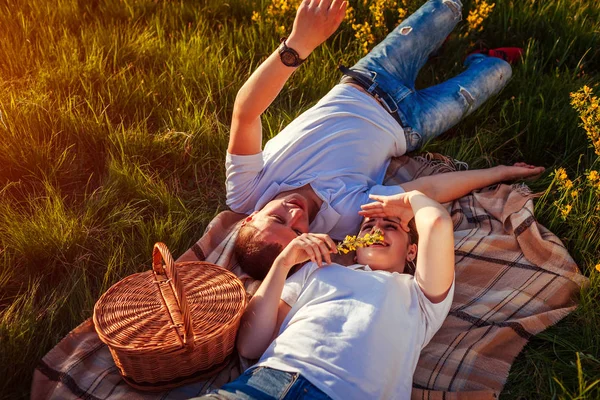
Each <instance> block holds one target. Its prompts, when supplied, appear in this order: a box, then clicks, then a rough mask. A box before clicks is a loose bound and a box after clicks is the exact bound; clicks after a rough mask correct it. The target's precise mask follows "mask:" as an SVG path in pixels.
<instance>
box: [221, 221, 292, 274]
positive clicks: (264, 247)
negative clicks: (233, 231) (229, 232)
mask: <svg viewBox="0 0 600 400" xmlns="http://www.w3.org/2000/svg"><path fill="white" fill-rule="evenodd" d="M282 251H283V246H282V245H280V244H278V243H266V242H265V241H264V240H260V239H258V238H257V229H256V227H254V226H253V225H251V223H247V224H246V225H243V226H242V227H241V228H240V231H239V233H238V236H237V238H236V239H235V244H234V247H233V254H234V256H235V258H236V260H237V262H238V263H239V264H240V267H241V268H242V270H243V271H244V272H245V273H247V274H248V275H250V276H251V277H252V278H254V279H260V280H262V279H264V278H265V276H267V273H268V272H269V269H271V266H272V265H273V262H274V261H275V259H276V258H277V256H278V255H279V254H280V253H281V252H282Z"/></svg>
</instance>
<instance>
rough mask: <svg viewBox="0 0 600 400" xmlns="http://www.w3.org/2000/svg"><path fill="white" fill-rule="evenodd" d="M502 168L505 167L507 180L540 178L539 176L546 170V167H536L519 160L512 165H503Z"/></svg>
mask: <svg viewBox="0 0 600 400" xmlns="http://www.w3.org/2000/svg"><path fill="white" fill-rule="evenodd" d="M501 168H503V175H504V179H505V180H517V179H527V180H534V179H537V178H539V176H540V175H541V174H542V173H543V172H544V171H545V170H546V169H545V168H544V167H536V166H534V165H529V164H527V163H524V162H518V163H515V164H514V165H512V166H508V165H503V166H501Z"/></svg>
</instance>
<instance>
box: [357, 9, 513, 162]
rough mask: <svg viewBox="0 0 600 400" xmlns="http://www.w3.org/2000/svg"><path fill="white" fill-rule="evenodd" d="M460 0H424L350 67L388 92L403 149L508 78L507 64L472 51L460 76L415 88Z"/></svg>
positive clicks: (448, 123)
mask: <svg viewBox="0 0 600 400" xmlns="http://www.w3.org/2000/svg"><path fill="white" fill-rule="evenodd" d="M461 16H462V3H461V2H460V0H429V1H428V2H427V3H425V4H424V5H423V6H422V7H421V8H419V9H418V10H417V11H416V12H415V13H414V14H412V15H411V16H410V17H408V18H407V19H405V20H404V21H402V23H401V24H400V25H399V26H398V27H396V29H394V30H393V31H392V32H391V33H390V34H389V35H388V36H387V37H386V38H385V39H384V40H383V41H382V42H381V43H379V44H378V45H377V46H375V48H373V50H371V52H370V53H369V54H368V55H366V56H365V57H364V58H362V59H360V60H359V61H358V62H357V63H356V64H355V65H354V66H353V67H351V68H350V69H351V70H353V71H355V72H358V73H360V74H361V75H364V76H365V77H366V78H367V79H370V80H371V81H372V82H373V83H374V84H375V85H377V86H378V87H379V88H380V89H382V90H383V91H384V92H386V93H387V94H388V95H390V96H391V97H392V98H393V99H394V101H395V102H396V104H397V106H398V115H399V117H400V120H401V122H402V126H403V128H404V134H405V136H406V142H407V143H406V144H407V151H412V150H415V149H417V148H419V147H420V146H422V145H423V143H424V142H426V141H428V140H430V139H432V138H434V137H436V136H438V135H440V134H441V133H443V132H445V131H446V130H448V129H450V128H451V127H453V126H454V125H456V124H457V123H458V122H459V121H460V120H461V119H462V118H464V117H465V116H467V115H469V114H470V113H472V112H473V111H474V110H475V109H477V108H478V107H479V106H480V105H481V104H483V103H484V102H485V101H486V100H487V99H488V98H489V97H490V96H492V95H493V94H495V93H497V92H499V91H500V89H502V88H503V87H504V86H505V85H506V84H507V83H508V80H509V79H510V77H511V75H512V70H511V67H510V64H508V63H507V62H506V61H504V60H501V59H499V58H494V57H488V56H485V55H483V54H472V55H470V56H468V57H467V58H466V59H465V62H464V65H465V67H467V69H466V70H465V71H464V72H463V73H461V74H460V75H458V76H456V77H454V78H452V79H449V80H447V81H445V82H443V83H440V84H438V85H435V86H431V87H429V88H427V89H423V90H415V80H416V78H417V74H418V72H419V70H420V69H421V68H422V67H423V65H425V62H426V61H427V59H428V58H429V55H430V54H431V53H432V52H434V51H435V50H436V49H438V48H439V47H440V46H441V45H442V43H443V42H444V40H445V39H446V37H447V36H448V35H449V34H450V32H451V31H452V29H454V27H455V26H456V24H457V23H458V22H459V21H460V20H461Z"/></svg>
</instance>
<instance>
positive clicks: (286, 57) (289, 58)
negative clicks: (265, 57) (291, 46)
mask: <svg viewBox="0 0 600 400" xmlns="http://www.w3.org/2000/svg"><path fill="white" fill-rule="evenodd" d="M280 56H281V61H282V62H283V63H284V64H285V65H287V66H290V67H293V66H295V65H297V63H298V58H297V57H296V55H295V54H294V53H292V52H291V51H289V50H283V51H282V52H281V53H280Z"/></svg>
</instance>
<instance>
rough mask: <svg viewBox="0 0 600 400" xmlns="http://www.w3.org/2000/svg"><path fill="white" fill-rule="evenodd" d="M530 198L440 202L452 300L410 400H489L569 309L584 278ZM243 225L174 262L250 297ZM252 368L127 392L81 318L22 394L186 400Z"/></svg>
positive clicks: (224, 223) (418, 167)
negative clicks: (218, 277) (220, 270)
mask: <svg viewBox="0 0 600 400" xmlns="http://www.w3.org/2000/svg"><path fill="white" fill-rule="evenodd" d="M457 167H460V165H457V164H456V163H454V162H453V161H452V160H448V159H445V158H443V157H440V156H431V155H430V156H428V157H416V158H410V157H407V156H403V157H399V158H397V159H394V160H393V161H392V163H391V164H390V167H389V168H388V174H387V177H386V182H385V184H388V185H389V184H402V183H403V182H406V181H408V180H411V179H415V178H417V177H419V176H423V175H430V174H434V173H444V172H448V171H451V170H454V169H456V168H457ZM533 197H534V196H533V195H532V194H531V193H530V191H529V190H528V189H527V187H526V186H524V185H520V186H508V185H498V186H495V187H490V188H486V189H483V190H481V191H477V192H474V193H472V194H471V195H469V196H465V197H463V198H461V199H460V200H458V201H455V202H452V203H448V204H447V206H448V210H449V211H450V213H451V216H452V220H453V221H454V240H455V255H456V289H455V295H454V301H453V303H452V308H451V310H450V313H449V315H448V318H447V319H446V321H445V322H444V324H443V326H442V328H441V329H440V330H439V332H438V333H437V334H436V335H435V336H434V338H433V339H432V341H431V342H430V343H429V345H428V346H427V347H426V348H425V349H424V350H423V352H422V353H421V357H420V360H419V363H418V365H417V369H416V371H415V375H414V383H413V387H414V389H413V393H412V397H413V398H414V399H425V398H427V399H448V400H450V399H488V398H489V399H496V398H497V397H498V394H499V392H500V391H501V390H502V387H503V386H504V383H505V382H506V378H507V375H508V371H509V370H510V367H511V364H512V362H513V360H514V359H515V357H516V356H517V355H518V354H519V352H520V351H521V349H522V348H523V346H525V344H526V343H527V341H528V340H529V338H530V337H532V336H533V335H535V334H537V333H539V332H541V331H543V330H544V329H546V328H548V327H549V326H551V325H553V324H555V323H556V322H558V321H559V320H560V319H562V318H563V317H565V316H566V315H567V314H568V313H569V312H571V311H573V310H574V309H575V307H576V303H575V298H576V296H577V293H578V292H579V290H580V289H581V287H582V286H583V285H586V284H587V279H586V278H585V277H584V276H582V275H581V274H580V273H579V270H578V268H577V265H576V264H575V263H574V261H573V259H572V258H571V257H570V256H569V254H568V252H567V250H566V249H565V247H564V246H563V244H562V243H561V242H560V240H559V239H558V238H557V237H556V236H555V235H554V234H552V233H551V232H550V231H548V230H547V229H546V228H544V227H543V226H541V225H540V224H539V223H538V222H537V221H536V220H535V217H534V215H533V202H532V198H533ZM243 217H244V216H243V215H241V214H236V213H233V212H231V211H225V212H222V213H220V214H219V215H218V216H217V217H216V218H215V219H214V220H213V221H212V222H211V223H210V224H209V226H208V227H207V230H206V232H205V234H204V235H203V236H202V238H201V239H200V240H199V241H198V242H197V243H196V244H195V245H194V246H193V247H192V248H191V249H190V250H188V251H187V252H186V253H185V254H183V255H182V256H181V257H180V259H179V261H190V260H199V259H200V260H202V259H205V260H206V261H210V262H213V263H216V264H219V265H221V266H223V267H225V268H227V269H229V270H231V271H233V272H235V273H236V274H237V275H238V276H240V278H241V279H242V280H243V282H244V284H245V287H246V290H247V291H248V292H249V293H254V292H255V291H256V289H257V288H258V285H259V283H260V282H257V281H253V280H252V279H251V278H249V277H248V276H247V275H245V274H243V272H242V271H241V270H240V268H239V266H238V265H237V264H236V263H235V260H234V259H233V258H232V255H231V254H232V252H231V250H232V247H233V241H234V239H235V235H236V234H237V228H238V226H239V222H240V220H241V219H242V218H243ZM349 233H352V232H349ZM251 363H252V361H251V360H245V359H242V358H240V357H238V356H235V357H233V358H232V359H231V361H230V362H229V364H228V365H227V366H226V367H225V368H224V369H223V370H222V371H220V372H219V373H217V374H214V375H213V376H211V377H210V378H208V379H203V380H201V381H199V382H196V383H193V384H187V385H185V386H182V387H179V388H177V389H173V390H169V391H164V392H158V393H150V392H140V391H136V390H135V389H132V388H131V387H129V386H128V385H127V384H126V383H125V382H124V381H123V379H122V378H121V376H120V375H119V373H118V370H117V368H116V367H115V364H114V362H113V360H112V358H111V355H110V353H109V351H108V348H107V347H106V346H105V345H104V344H103V343H102V342H101V341H100V340H99V339H98V336H97V335H96V333H95V331H94V327H93V323H92V321H91V319H88V320H86V321H84V322H83V323H82V324H81V325H79V326H78V327H77V328H75V329H74V330H73V331H71V332H70V333H69V334H68V335H67V336H66V337H65V338H64V339H63V340H62V341H61V342H60V343H59V344H58V345H56V347H54V349H52V350H51V351H50V352H49V353H48V354H47V355H46V356H45V357H44V358H43V359H42V360H41V362H40V364H39V365H38V366H37V368H36V370H35V373H34V379H33V384H32V394H31V396H32V399H50V398H52V399H63V400H66V399H76V398H85V399H109V398H113V399H120V398H126V399H147V400H149V399H185V398H189V397H193V396H198V395H200V394H203V393H205V392H206V391H208V390H209V389H211V388H216V387H219V386H221V385H223V384H224V383H226V382H228V381H230V380H232V379H235V378H236V377H237V376H238V375H239V374H240V373H241V372H242V371H243V370H244V369H245V368H247V367H248V366H249V365H251ZM399 373H402V372H399Z"/></svg>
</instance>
